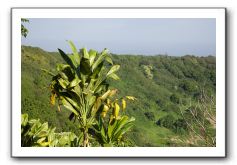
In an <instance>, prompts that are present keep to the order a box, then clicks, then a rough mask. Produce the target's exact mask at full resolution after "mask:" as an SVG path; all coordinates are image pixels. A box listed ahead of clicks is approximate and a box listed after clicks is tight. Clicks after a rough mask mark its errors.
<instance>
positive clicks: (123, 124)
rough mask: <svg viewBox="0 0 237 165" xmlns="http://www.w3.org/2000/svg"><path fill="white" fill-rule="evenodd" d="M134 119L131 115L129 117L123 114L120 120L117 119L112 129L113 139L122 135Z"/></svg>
mask: <svg viewBox="0 0 237 165" xmlns="http://www.w3.org/2000/svg"><path fill="white" fill-rule="evenodd" d="M134 121H135V118H133V117H131V118H130V119H129V118H128V116H123V117H122V118H121V119H120V120H118V122H117V124H116V126H115V128H114V130H113V133H112V134H113V135H114V137H113V138H114V139H113V140H115V139H117V138H119V137H120V136H122V135H123V134H124V133H125V132H126V131H127V130H128V129H129V128H131V126H132V123H133V122H134Z"/></svg>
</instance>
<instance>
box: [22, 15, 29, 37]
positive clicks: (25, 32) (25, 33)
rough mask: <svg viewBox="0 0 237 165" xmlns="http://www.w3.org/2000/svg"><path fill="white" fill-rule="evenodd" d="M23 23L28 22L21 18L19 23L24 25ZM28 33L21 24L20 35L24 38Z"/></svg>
mask: <svg viewBox="0 0 237 165" xmlns="http://www.w3.org/2000/svg"><path fill="white" fill-rule="evenodd" d="M24 22H29V20H28V19H25V18H22V19H21V23H24ZM28 33H29V31H28V29H27V28H26V27H25V26H24V25H23V24H21V35H22V36H23V37H25V38H26V36H27V34H28Z"/></svg>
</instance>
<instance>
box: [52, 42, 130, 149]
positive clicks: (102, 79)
mask: <svg viewBox="0 0 237 165" xmlns="http://www.w3.org/2000/svg"><path fill="white" fill-rule="evenodd" d="M69 45H70V47H71V49H72V51H73V54H69V55H67V54H65V53H64V52H63V51H62V50H61V49H58V50H59V53H60V55H61V56H62V58H63V59H64V60H65V62H66V63H67V64H58V65H57V71H58V73H57V74H54V73H52V72H49V71H47V72H48V73H49V74H50V75H52V76H53V77H52V82H51V84H50V90H51V97H50V102H51V104H52V105H55V101H56V100H57V101H58V110H59V111H60V110H61V105H63V106H64V107H65V108H66V109H67V110H69V111H71V114H70V116H69V119H70V120H72V119H75V120H78V122H79V129H80V131H81V132H82V133H83V144H82V146H84V147H87V146H90V143H89V136H90V135H89V134H88V130H89V129H90V128H93V125H95V124H96V120H97V118H98V116H99V115H100V114H101V115H102V116H103V117H105V115H106V114H107V111H108V110H109V109H110V108H111V109H112V107H114V108H113V111H114V112H113V113H112V115H111V116H112V118H114V119H115V120H119V118H118V113H119V105H118V103H116V101H114V102H113V103H109V102H110V99H111V98H112V97H113V96H114V95H115V94H116V93H117V89H109V84H108V83H107V82H106V80H107V79H108V78H112V79H114V80H118V79H119V77H118V75H117V74H116V72H117V71H118V70H119V68H120V65H114V64H113V61H112V59H111V56H110V54H109V53H108V50H107V49H104V50H103V51H102V52H101V53H99V52H97V51H95V50H92V49H91V50H89V51H87V49H86V48H82V49H81V50H80V51H79V52H78V51H77V49H76V47H75V45H74V44H73V43H72V42H71V41H69ZM127 98H130V99H134V98H133V97H131V96H128V97H127ZM115 100H116V99H115ZM124 101H125V100H124ZM124 101H123V105H124ZM125 104H126V102H125ZM106 106H109V107H110V108H109V107H108V108H107V109H106ZM111 120H112V119H111ZM121 124H122V123H121Z"/></svg>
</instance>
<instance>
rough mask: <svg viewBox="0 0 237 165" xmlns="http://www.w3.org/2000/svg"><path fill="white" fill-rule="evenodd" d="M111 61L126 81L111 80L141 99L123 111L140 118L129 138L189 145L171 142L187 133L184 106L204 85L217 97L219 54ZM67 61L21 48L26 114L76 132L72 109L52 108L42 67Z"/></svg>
mask: <svg viewBox="0 0 237 165" xmlns="http://www.w3.org/2000/svg"><path fill="white" fill-rule="evenodd" d="M112 59H113V62H114V64H119V65H120V66H121V68H120V70H119V72H118V73H117V74H118V76H119V77H120V78H121V80H122V81H120V80H119V81H110V80H109V81H108V82H107V83H109V84H110V85H111V86H112V87H116V88H117V89H118V90H119V92H118V94H119V96H121V97H122V96H125V95H127V94H129V95H132V96H135V97H136V98H137V101H135V102H133V104H128V106H127V109H128V110H127V111H125V112H124V113H125V114H127V115H131V116H134V117H135V118H136V120H135V124H134V128H133V129H132V130H131V131H130V133H129V135H127V138H128V139H131V140H132V141H134V143H135V144H136V145H137V146H148V145H149V146H184V144H181V143H178V142H173V141H171V140H170V139H172V137H176V136H178V137H179V138H183V136H187V135H188V131H187V125H186V123H185V122H184V121H183V120H182V116H181V115H180V110H179V105H180V104H182V105H186V106H188V105H189V102H190V100H191V101H192V104H194V105H195V104H196V103H197V100H198V99H197V98H198V97H199V96H200V94H199V93H200V87H202V88H204V89H205V91H206V92H207V93H208V95H214V96H215V90H216V89H215V88H216V86H215V83H216V80H215V73H216V68H215V61H216V59H215V57H213V56H208V57H195V56H182V57H169V56H131V55H112ZM62 61H63V60H62V59H61V57H60V56H59V54H58V53H49V52H45V51H43V50H42V49H39V48H33V47H25V46H23V47H22V113H25V112H27V113H29V116H30V118H40V119H41V121H43V122H46V121H50V123H49V125H50V126H52V127H57V130H56V131H57V132H59V131H69V130H73V131H72V132H74V131H75V130H78V128H75V126H74V124H73V120H72V121H70V120H68V116H69V115H70V113H66V112H67V111H64V110H62V111H61V112H59V111H57V108H56V107H51V106H50V104H49V97H50V93H49V91H48V89H46V88H45V87H47V86H48V85H49V83H50V80H51V77H50V76H48V75H46V74H44V73H43V72H42V71H41V70H40V68H46V69H49V70H51V71H52V72H53V71H55V70H54V68H55V65H56V63H61V62H62ZM143 65H146V66H152V71H151V73H152V75H153V77H152V79H148V78H147V77H146V75H145V74H144V68H143ZM178 100H179V101H178ZM147 116H149V117H147ZM149 118H150V119H149ZM153 119H154V120H153ZM210 132H215V130H213V129H210ZM76 134H78V133H76Z"/></svg>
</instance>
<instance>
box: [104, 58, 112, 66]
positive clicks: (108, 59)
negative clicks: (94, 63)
mask: <svg viewBox="0 0 237 165" xmlns="http://www.w3.org/2000/svg"><path fill="white" fill-rule="evenodd" d="M105 60H106V61H107V62H108V63H110V64H111V65H113V61H112V58H111V56H106V57H105Z"/></svg>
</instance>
